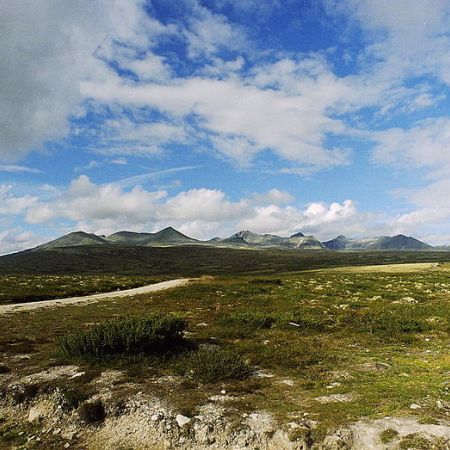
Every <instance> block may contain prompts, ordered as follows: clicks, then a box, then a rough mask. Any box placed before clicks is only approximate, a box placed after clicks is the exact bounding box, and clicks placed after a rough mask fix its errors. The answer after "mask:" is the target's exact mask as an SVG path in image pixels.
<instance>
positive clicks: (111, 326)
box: [59, 314, 186, 358]
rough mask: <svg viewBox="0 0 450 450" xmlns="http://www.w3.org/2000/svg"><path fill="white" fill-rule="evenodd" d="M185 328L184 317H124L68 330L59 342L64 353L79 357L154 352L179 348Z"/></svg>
mask: <svg viewBox="0 0 450 450" xmlns="http://www.w3.org/2000/svg"><path fill="white" fill-rule="evenodd" d="M185 328H186V322H185V321H184V320H183V319H181V318H179V317H175V316H171V315H162V314H160V315H149V316H146V317H122V318H118V319H114V320H110V321H108V322H104V323H101V324H97V325H94V326H93V327H92V328H90V329H89V330H87V331H80V332H76V333H70V334H67V335H65V336H63V337H62V338H61V339H60V342H59V344H60V348H61V350H62V352H63V353H64V354H66V355H68V356H77V357H88V358H101V357H105V356H108V355H116V354H154V353H161V352H168V351H171V350H173V349H174V348H176V346H177V345H179V344H180V343H181V341H182V339H183V331H184V329H185Z"/></svg>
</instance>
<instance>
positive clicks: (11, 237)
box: [0, 228, 41, 255]
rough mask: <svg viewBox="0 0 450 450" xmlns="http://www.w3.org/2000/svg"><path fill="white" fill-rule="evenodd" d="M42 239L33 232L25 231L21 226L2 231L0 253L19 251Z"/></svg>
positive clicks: (0, 234) (32, 245)
mask: <svg viewBox="0 0 450 450" xmlns="http://www.w3.org/2000/svg"><path fill="white" fill-rule="evenodd" d="M40 243H41V241H40V239H39V238H38V237H37V236H34V235H33V234H32V233H29V232H27V231H23V230H22V229H20V228H12V229H9V230H3V231H0V255H1V254H6V253H12V252H18V251H20V250H23V249H25V248H31V247H34V246H36V245H38V244H40Z"/></svg>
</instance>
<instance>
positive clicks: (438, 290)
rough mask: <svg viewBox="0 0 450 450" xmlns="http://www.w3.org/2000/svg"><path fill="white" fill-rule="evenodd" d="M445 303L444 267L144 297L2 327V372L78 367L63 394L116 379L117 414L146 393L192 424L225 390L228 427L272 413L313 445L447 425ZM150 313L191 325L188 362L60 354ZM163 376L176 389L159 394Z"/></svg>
mask: <svg viewBox="0 0 450 450" xmlns="http://www.w3.org/2000/svg"><path fill="white" fill-rule="evenodd" d="M449 298H450V267H449V266H448V265H446V264H443V265H440V266H439V267H436V266H431V265H426V266H423V265H422V266H409V267H406V268H405V267H402V268H399V267H392V268H391V269H390V270H385V271H381V270H365V269H361V268H360V269H355V268H347V269H342V268H341V269H340V270H339V271H338V270H334V269H333V270H320V271H309V272H303V273H289V274H277V275H276V276H273V275H270V276H262V275H258V276H255V275H253V276H239V277H237V276H233V277H219V278H215V279H203V280H202V281H198V282H195V283H193V284H191V285H189V286H187V287H183V288H177V289H175V290H171V291H167V292H160V293H155V294H152V295H143V296H137V297H135V298H130V299H115V300H114V301H104V302H102V303H99V304H95V305H85V306H83V307H75V306H66V307H61V308H58V309H55V310H51V311H48V310H41V311H34V312H22V313H17V314H14V315H10V316H4V317H0V352H2V356H3V358H2V359H3V361H5V367H4V370H5V371H12V373H14V374H16V375H20V376H25V375H27V374H30V373H32V372H36V371H39V370H42V369H45V368H48V367H51V366H55V365H58V364H74V363H75V364H79V365H81V367H82V368H83V371H84V372H85V375H83V377H82V379H75V380H71V381H65V382H64V383H65V384H64V386H63V388H64V389H72V390H75V391H76V392H77V395H78V396H80V398H88V397H89V396H92V395H93V394H95V391H96V383H95V379H96V377H98V376H99V374H100V373H101V371H102V370H105V369H117V370H120V371H122V372H123V377H122V378H121V380H120V381H118V382H117V384H116V385H115V386H114V387H113V396H112V397H113V399H114V401H117V402H119V401H120V398H121V397H122V396H126V395H130V393H132V392H137V391H140V392H150V393H154V394H155V395H157V396H163V397H164V398H165V399H167V400H168V401H170V402H171V403H172V404H174V405H176V407H177V408H178V410H179V411H181V412H182V413H183V414H188V415H192V414H194V413H195V411H196V408H197V407H198V405H200V404H202V403H204V402H205V401H206V400H207V399H208V398H209V397H210V396H211V395H217V394H218V393H220V392H221V391H222V390H225V391H226V394H227V396H229V397H227V400H226V401H225V403H226V404H227V405H228V406H229V407H230V410H232V411H234V412H235V413H239V414H241V413H243V412H252V411H258V410H267V411H270V412H271V413H272V414H274V415H275V416H276V417H277V418H279V419H280V420H281V421H284V422H286V421H287V422H289V421H290V420H292V418H293V417H294V418H295V417H308V418H310V419H312V420H314V421H316V422H317V424H318V425H317V427H316V428H314V430H311V431H310V432H311V433H313V434H314V435H315V436H312V437H314V438H317V436H319V435H320V434H321V433H322V434H323V433H325V432H326V430H329V429H333V428H334V427H336V426H339V425H342V424H347V423H349V422H351V421H354V420H358V419H361V418H381V417H386V416H402V415H409V416H411V415H414V416H417V417H419V418H420V420H421V421H423V422H424V423H434V422H436V421H438V420H440V419H444V418H448V414H449V411H450V410H449V403H448V402H449V388H450V385H449V383H448V375H449V371H450V356H449V352H448V344H449V332H450V302H449ZM154 313H158V314H166V313H169V314H175V316H176V317H178V318H182V319H184V320H185V323H186V327H187V328H186V333H185V338H184V339H185V341H186V346H185V350H183V349H182V350H180V349H177V351H176V352H175V351H174V352H171V351H170V349H167V350H168V351H167V352H165V353H162V354H161V353H158V354H149V353H146V354H138V355H132V356H127V355H124V354H120V355H116V356H115V357H114V358H112V359H111V358H108V357H106V358H100V359H98V358H97V359H95V360H92V359H89V358H83V357H82V356H80V355H78V356H77V357H74V356H67V355H64V354H62V353H61V351H60V347H59V340H60V338H61V337H63V336H65V335H66V334H67V333H68V332H78V331H80V330H87V331H88V330H90V329H91V327H92V324H93V323H104V322H105V321H108V320H110V319H111V318H114V317H119V316H123V315H124V314H126V315H128V316H131V317H143V316H145V315H148V314H154ZM205 345H206V347H205ZM205 348H211V349H213V350H214V351H218V352H225V353H221V354H215V353H214V352H212V353H211V352H205ZM20 354H26V355H27V358H29V359H24V358H22V357H17V355H20ZM230 355H231V356H230ZM219 360H220V362H221V364H222V366H220V365H218V364H219ZM224 361H225V362H224ZM220 373H222V374H223V373H226V374H228V375H227V376H226V377H220V376H219V375H218V374H220ZM167 376H170V377H172V378H173V377H175V378H174V379H177V380H178V381H177V382H167V383H166V384H164V383H161V381H160V380H161V379H166V378H162V377H167ZM38 389H39V387H38ZM411 405H415V406H413V408H411ZM5 426H6V425H5ZM8 426H10V425H8ZM302 432H304V431H302Z"/></svg>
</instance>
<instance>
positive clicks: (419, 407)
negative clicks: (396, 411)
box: [410, 403, 422, 409]
mask: <svg viewBox="0 0 450 450" xmlns="http://www.w3.org/2000/svg"><path fill="white" fill-rule="evenodd" d="M410 409H422V407H421V406H420V405H418V404H417V403H412V404H411V405H410Z"/></svg>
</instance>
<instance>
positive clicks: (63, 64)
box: [0, 0, 170, 161]
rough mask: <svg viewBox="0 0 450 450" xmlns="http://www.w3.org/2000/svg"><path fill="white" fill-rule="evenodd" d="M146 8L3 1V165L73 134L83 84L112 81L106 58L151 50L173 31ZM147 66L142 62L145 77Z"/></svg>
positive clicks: (103, 1) (137, 2) (135, 1)
mask: <svg viewBox="0 0 450 450" xmlns="http://www.w3.org/2000/svg"><path fill="white" fill-rule="evenodd" d="M142 6H143V3H142V1H141V0H127V1H124V0H117V1H114V2H110V1H108V0H94V1H90V0H79V1H76V2H61V1H59V0H48V1H45V2H41V1H38V0H30V1H27V2H24V1H18V2H14V1H4V2H2V3H1V5H0V37H1V42H2V46H1V48H0V60H1V61H2V64H1V66H0V91H1V92H2V102H1V105H0V130H1V134H2V140H1V143H0V160H5V161H14V160H17V159H19V158H20V157H22V156H23V155H24V154H25V153H27V152H28V151H30V150H34V149H37V148H40V147H41V146H42V145H43V144H44V143H45V142H47V141H51V140H54V139H58V138H62V137H64V136H65V135H66V134H67V133H68V131H69V128H70V125H69V117H70V116H71V115H73V114H75V113H76V107H77V105H79V104H80V103H81V102H82V100H83V95H82V93H81V92H80V82H81V81H82V80H97V82H99V83H102V82H104V81H105V80H106V79H108V78H109V77H111V76H112V72H111V70H110V69H109V68H108V67H107V66H106V65H105V64H103V62H102V61H101V59H99V57H101V58H106V59H108V58H109V57H114V56H115V54H116V53H117V52H119V53H120V50H118V49H120V48H122V49H123V48H124V47H126V46H128V48H130V49H135V50H136V51H137V50H140V51H141V50H142V49H148V48H149V47H150V46H151V45H152V44H153V43H154V40H155V38H156V36H158V35H160V34H164V33H168V32H170V30H168V29H167V28H166V27H164V26H163V25H161V24H160V23H159V22H157V21H155V20H153V19H151V18H150V17H149V16H148V15H147V14H146V13H145V11H144V9H143V7H142ZM150 58H151V55H149V56H148V57H147V60H148V61H149V59H150ZM144 64H145V63H141V65H139V62H135V66H136V67H135V69H136V71H137V72H138V73H139V74H140V75H143V74H144V72H146V68H145V67H144ZM148 64H150V62H148ZM155 64H156V63H155ZM155 64H154V65H155ZM149 70H150V68H149V67H147V72H148V71H149ZM154 70H156V72H158V70H159V71H160V72H161V68H159V69H154Z"/></svg>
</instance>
